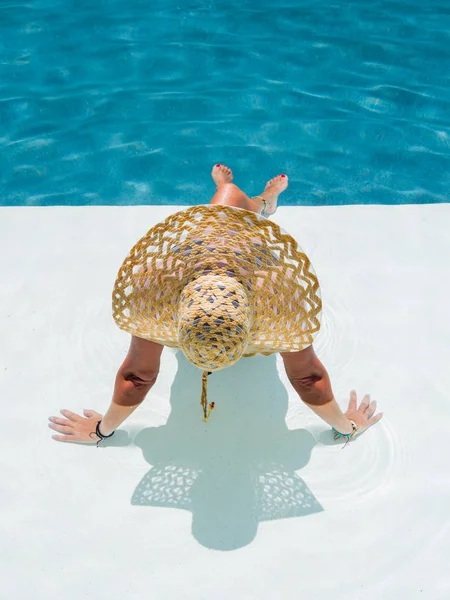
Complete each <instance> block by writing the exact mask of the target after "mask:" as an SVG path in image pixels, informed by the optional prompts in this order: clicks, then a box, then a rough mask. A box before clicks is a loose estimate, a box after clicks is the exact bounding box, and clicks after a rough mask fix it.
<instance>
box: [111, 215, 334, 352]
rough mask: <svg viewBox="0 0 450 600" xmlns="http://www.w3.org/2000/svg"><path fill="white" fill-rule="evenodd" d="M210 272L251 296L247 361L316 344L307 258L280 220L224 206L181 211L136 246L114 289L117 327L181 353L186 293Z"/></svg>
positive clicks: (316, 312) (316, 310) (315, 288)
mask: <svg viewBox="0 0 450 600" xmlns="http://www.w3.org/2000/svg"><path fill="white" fill-rule="evenodd" d="M207 274H216V275H223V276H226V277H234V278H236V279H237V280H238V281H239V282H240V283H241V284H242V285H243V286H244V289H245V290H246V291H247V294H248V297H249V300H250V303H251V304H252V308H253V319H252V327H251V330H250V334H249V339H248V345H247V348H246V351H245V353H244V354H243V356H253V355H254V354H257V353H261V354H265V355H268V354H272V353H274V352H290V351H296V350H302V349H304V348H306V347H307V346H309V345H311V344H312V343H313V340H314V337H315V335H316V334H317V332H318V331H319V329H320V317H321V309H322V301H321V298H320V288H319V282H318V279H317V277H316V274H315V272H314V269H313V267H312V265H311V262H310V260H309V258H308V257H307V255H306V254H305V253H304V252H302V251H301V248H300V247H299V245H298V243H297V242H296V240H295V239H294V238H293V237H292V236H290V235H289V234H288V233H286V232H285V231H283V230H281V228H280V227H279V226H278V225H277V224H276V223H274V222H272V221H271V220H268V219H263V218H261V217H260V216H259V215H257V214H256V213H253V212H251V211H247V210H244V209H240V208H235V207H230V206H222V205H211V204H209V205H199V206H194V207H189V208H187V209H184V210H182V211H179V212H177V213H175V214H173V215H171V216H169V217H168V218H167V219H165V220H164V221H162V222H161V223H158V224H157V225H155V226H154V227H152V228H151V229H150V230H149V231H148V232H147V233H146V235H144V236H143V237H142V238H141V239H140V240H139V241H138V242H137V243H136V244H135V245H134V246H133V248H132V249H131V251H130V253H129V255H128V256H127V258H126V259H125V260H124V262H123V264H122V266H121V268H120V269H119V272H118V275H117V278H116V281H115V285H114V289H113V295H112V305H113V317H114V320H115V322H116V323H117V325H118V326H119V327H120V328H121V329H123V330H124V331H127V332H128V333H131V334H132V335H134V336H137V337H141V338H144V339H148V340H151V341H154V342H157V343H160V344H163V345H165V346H170V347H174V348H178V347H179V343H178V339H177V320H178V319H177V309H178V301H179V298H180V294H181V291H182V290H183V288H184V287H185V285H186V284H187V283H189V282H191V281H193V280H194V279H196V278H197V277H199V276H201V275H207Z"/></svg>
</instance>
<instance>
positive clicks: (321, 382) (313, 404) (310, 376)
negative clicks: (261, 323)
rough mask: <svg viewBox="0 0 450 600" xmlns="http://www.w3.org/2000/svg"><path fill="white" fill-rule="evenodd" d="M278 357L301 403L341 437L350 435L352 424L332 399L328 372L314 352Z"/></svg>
mask: <svg viewBox="0 0 450 600" xmlns="http://www.w3.org/2000/svg"><path fill="white" fill-rule="evenodd" d="M281 356H282V358H283V361H284V367H285V369H286V374H287V376H288V378H289V381H290V382H291V384H292V386H293V387H294V389H295V391H296V392H297V393H298V395H299V396H300V398H301V399H302V400H303V402H304V403H305V404H307V405H308V406H309V408H310V409H311V410H313V411H314V412H315V413H316V415H318V416H319V417H320V418H321V419H323V420H324V421H325V422H326V423H328V425H330V426H331V427H334V428H335V429H336V430H337V431H339V432H340V433H351V432H352V431H353V429H352V424H351V422H350V420H349V419H348V418H347V417H346V416H345V415H344V413H343V412H342V411H341V409H340V408H339V405H338V403H337V402H336V400H335V399H334V396H333V391H332V389H331V383H330V378H329V376H328V373H327V370H326V369H325V367H324V366H323V364H322V363H321V362H320V360H319V359H318V357H317V356H316V353H315V352H314V348H313V347H312V346H308V348H305V349H304V350H300V351H298V352H282V353H281Z"/></svg>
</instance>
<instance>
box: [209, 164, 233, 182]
mask: <svg viewBox="0 0 450 600" xmlns="http://www.w3.org/2000/svg"><path fill="white" fill-rule="evenodd" d="M211 177H212V178H213V179H214V183H215V184H216V186H217V187H219V186H220V185H222V184H223V183H231V182H232V181H233V173H232V172H231V169H229V168H228V167H226V166H225V165H214V167H213V170H212V172H211Z"/></svg>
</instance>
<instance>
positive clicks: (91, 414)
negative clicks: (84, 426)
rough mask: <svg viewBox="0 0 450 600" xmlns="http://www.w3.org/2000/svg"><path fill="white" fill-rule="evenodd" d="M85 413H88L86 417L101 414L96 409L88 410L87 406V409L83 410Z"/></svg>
mask: <svg viewBox="0 0 450 600" xmlns="http://www.w3.org/2000/svg"><path fill="white" fill-rule="evenodd" d="M83 414H85V415H86V417H90V418H92V417H98V416H100V415H99V414H98V412H96V411H95V410H88V409H87V408H85V409H84V410H83Z"/></svg>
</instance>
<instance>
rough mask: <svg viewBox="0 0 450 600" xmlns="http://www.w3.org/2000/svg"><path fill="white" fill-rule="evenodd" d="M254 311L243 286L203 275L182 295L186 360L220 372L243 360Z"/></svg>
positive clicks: (181, 331)
mask: <svg viewBox="0 0 450 600" xmlns="http://www.w3.org/2000/svg"><path fill="white" fill-rule="evenodd" d="M251 321H252V311H251V308H250V304H249V300H248V297H247V293H246V291H245V289H244V287H243V285H242V284H241V283H240V282H239V281H238V280H237V279H235V278H233V277H228V276H226V275H225V276H224V275H203V276H200V277H198V278H197V279H195V280H194V281H191V282H190V283H188V284H187V285H186V286H185V287H184V288H183V291H182V292H181V294H180V300H179V306H178V330H177V331H178V340H179V345H180V348H181V349H182V350H183V352H184V354H185V355H186V358H187V359H188V360H189V361H190V362H191V363H193V364H194V365H195V366H197V367H199V368H200V369H203V370H208V371H216V370H219V369H222V368H224V367H228V366H231V365H232V364H234V363H235V362H237V361H238V360H239V358H240V357H241V356H242V354H243V353H244V351H245V348H246V346H247V344H248V338H249V333H250V329H251Z"/></svg>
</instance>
